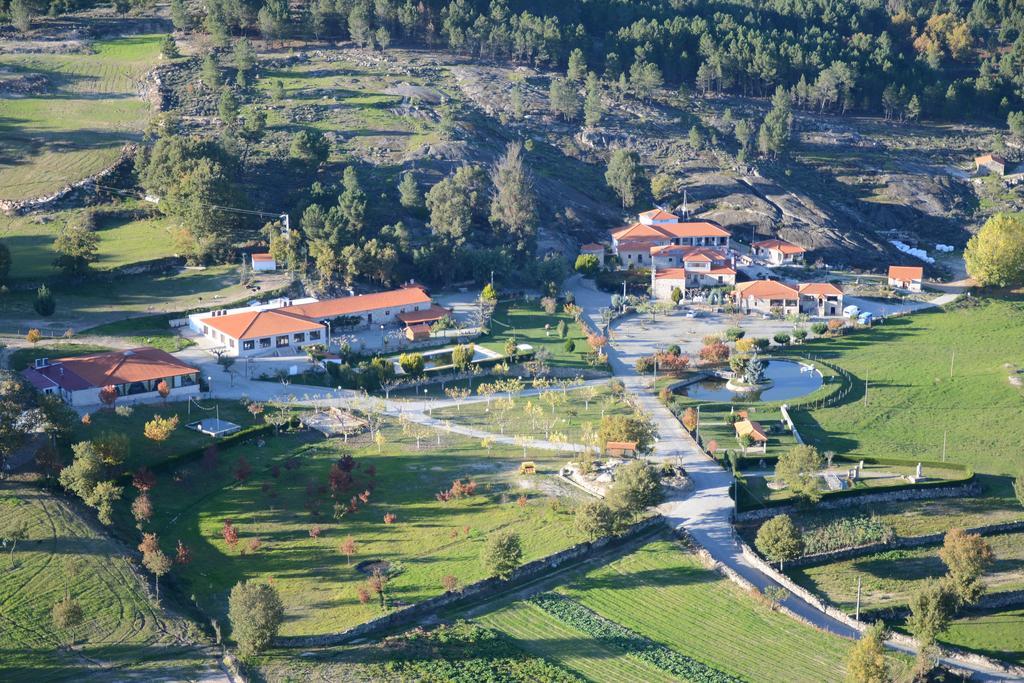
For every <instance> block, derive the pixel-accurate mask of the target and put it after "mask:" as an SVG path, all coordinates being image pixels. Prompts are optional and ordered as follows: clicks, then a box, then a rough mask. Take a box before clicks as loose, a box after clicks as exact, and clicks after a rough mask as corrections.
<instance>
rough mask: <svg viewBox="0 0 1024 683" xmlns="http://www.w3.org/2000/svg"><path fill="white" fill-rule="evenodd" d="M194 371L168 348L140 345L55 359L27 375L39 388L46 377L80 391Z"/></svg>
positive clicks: (65, 387)
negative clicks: (161, 348) (168, 351)
mask: <svg viewBox="0 0 1024 683" xmlns="http://www.w3.org/2000/svg"><path fill="white" fill-rule="evenodd" d="M29 370H31V372H29ZM194 372H197V370H196V368H194V367H192V366H191V365H187V364H186V363H183V362H182V361H180V360H178V359H177V358H175V357H174V356H172V355H171V354H169V353H167V352H166V351H161V350H160V349H154V348H152V347H149V346H140V347H137V348H134V349H128V350H126V351H111V352H109V353H96V354H92V355H89V356H74V357H71V358H56V359H54V360H52V361H50V364H49V365H47V366H46V367H43V368H28V369H27V370H26V371H25V373H24V374H25V377H26V378H27V379H28V380H29V381H30V382H32V384H34V385H36V386H39V387H40V388H41V385H42V384H45V381H42V380H41V379H40V378H45V380H46V381H49V382H52V383H53V384H54V385H57V386H60V387H62V388H64V389H66V390H68V391H81V390H84V389H89V388H90V387H95V388H100V387H105V386H107V385H109V384H114V385H117V384H131V383H132V382H148V381H151V380H158V379H165V378H168V377H177V376H179V375H191V374H192V373H194Z"/></svg>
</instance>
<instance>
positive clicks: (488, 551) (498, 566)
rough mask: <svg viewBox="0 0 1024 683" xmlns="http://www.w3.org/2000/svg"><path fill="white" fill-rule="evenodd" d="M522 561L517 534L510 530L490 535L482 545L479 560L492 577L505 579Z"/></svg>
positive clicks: (521, 548)
mask: <svg viewBox="0 0 1024 683" xmlns="http://www.w3.org/2000/svg"><path fill="white" fill-rule="evenodd" d="M522 559H523V547H522V544H521V543H520V541H519V534H517V533H516V532H514V531H511V530H505V531H499V532H497V533H494V534H491V536H490V537H488V539H487V543H486V544H484V547H483V551H482V552H481V554H480V560H481V562H482V563H483V565H484V569H486V570H487V571H488V572H489V573H490V574H491V575H492V576H496V577H498V578H499V579H507V578H509V577H510V576H512V572H514V571H515V570H516V567H518V566H519V563H520V562H522Z"/></svg>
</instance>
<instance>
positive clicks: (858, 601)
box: [854, 576, 861, 621]
mask: <svg viewBox="0 0 1024 683" xmlns="http://www.w3.org/2000/svg"><path fill="white" fill-rule="evenodd" d="M860 579H861V577H859V576H858V577H857V611H856V613H855V616H854V619H856V620H857V621H860Z"/></svg>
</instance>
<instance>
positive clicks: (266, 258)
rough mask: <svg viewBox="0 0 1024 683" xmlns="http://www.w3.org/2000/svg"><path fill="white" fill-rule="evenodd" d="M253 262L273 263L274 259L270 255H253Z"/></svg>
mask: <svg viewBox="0 0 1024 683" xmlns="http://www.w3.org/2000/svg"><path fill="white" fill-rule="evenodd" d="M252 260H253V261H273V260H274V257H273V256H271V255H270V254H253V255H252Z"/></svg>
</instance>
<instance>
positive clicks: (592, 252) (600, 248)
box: [580, 242, 604, 268]
mask: <svg viewBox="0 0 1024 683" xmlns="http://www.w3.org/2000/svg"><path fill="white" fill-rule="evenodd" d="M580 255H581V256H593V257H594V258H596V259H597V262H598V263H599V264H600V265H601V267H602V268H603V267H604V245H603V244H598V243H596V242H591V243H590V244H584V245H583V246H582V247H580Z"/></svg>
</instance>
